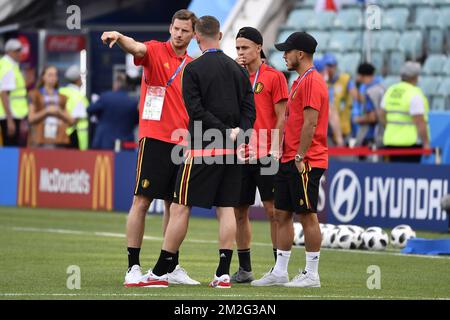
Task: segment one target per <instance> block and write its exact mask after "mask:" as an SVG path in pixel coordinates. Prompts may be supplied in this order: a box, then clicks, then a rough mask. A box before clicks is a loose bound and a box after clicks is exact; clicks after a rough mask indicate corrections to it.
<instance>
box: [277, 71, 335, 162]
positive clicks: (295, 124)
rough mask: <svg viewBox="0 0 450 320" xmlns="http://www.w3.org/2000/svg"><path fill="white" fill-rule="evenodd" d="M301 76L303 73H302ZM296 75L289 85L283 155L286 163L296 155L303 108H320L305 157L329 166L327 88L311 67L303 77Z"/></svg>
mask: <svg viewBox="0 0 450 320" xmlns="http://www.w3.org/2000/svg"><path fill="white" fill-rule="evenodd" d="M302 76H303V75H302ZM302 76H300V77H298V78H297V80H295V82H294V84H293V85H292V89H291V93H290V94H289V100H288V102H287V107H286V121H285V124H284V143H283V156H282V158H281V162H283V163H285V162H288V161H291V160H293V159H294V158H295V155H296V154H297V149H298V147H299V145H300V134H301V132H302V127H303V110H304V109H305V108H306V107H311V108H313V109H315V110H317V111H318V112H319V117H318V120H317V127H316V130H315V132H314V136H313V139H312V142H311V145H310V147H309V149H308V150H307V152H306V155H305V161H306V162H308V163H309V164H310V166H311V167H313V168H323V169H327V168H328V145H327V130H328V89H327V85H326V83H325V80H324V79H323V78H322V76H321V75H320V74H319V73H318V72H317V71H316V70H315V69H313V70H312V71H311V72H309V73H308V74H307V75H306V76H305V77H304V78H303V80H302V81H300V80H301V79H302Z"/></svg>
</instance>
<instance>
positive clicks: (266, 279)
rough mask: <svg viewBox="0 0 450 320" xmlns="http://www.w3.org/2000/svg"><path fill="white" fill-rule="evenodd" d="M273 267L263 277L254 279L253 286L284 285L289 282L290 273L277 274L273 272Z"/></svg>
mask: <svg viewBox="0 0 450 320" xmlns="http://www.w3.org/2000/svg"><path fill="white" fill-rule="evenodd" d="M272 270H273V268H272V269H270V271H269V272H267V273H266V274H265V275H264V276H263V277H262V278H261V279H258V280H253V281H252V282H251V285H252V286H255V287H268V286H282V285H283V284H285V283H287V282H289V275H288V274H287V273H286V274H284V275H282V276H277V275H275V274H273V273H272Z"/></svg>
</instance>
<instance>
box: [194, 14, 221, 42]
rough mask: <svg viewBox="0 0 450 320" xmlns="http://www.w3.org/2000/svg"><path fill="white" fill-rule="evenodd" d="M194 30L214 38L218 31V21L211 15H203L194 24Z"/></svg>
mask: <svg viewBox="0 0 450 320" xmlns="http://www.w3.org/2000/svg"><path fill="white" fill-rule="evenodd" d="M195 32H198V33H200V34H201V35H203V36H205V37H208V38H215V37H217V35H218V34H219V33H220V22H219V20H217V19H216V18H214V17H213V16H203V17H200V18H199V19H198V20H197V23H196V24H195Z"/></svg>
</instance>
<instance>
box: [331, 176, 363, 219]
mask: <svg viewBox="0 0 450 320" xmlns="http://www.w3.org/2000/svg"><path fill="white" fill-rule="evenodd" d="M361 198H362V193H361V185H360V183H359V180H358V177H357V176H356V175H355V173H354V172H353V171H352V170H349V169H341V170H339V171H338V173H337V174H336V175H335V176H334V177H333V180H332V182H331V186H330V206H331V211H332V212H333V214H334V216H335V217H336V219H338V220H339V221H340V222H342V223H348V222H350V221H352V220H353V219H354V218H355V217H356V215H357V214H358V211H359V208H360V206H361Z"/></svg>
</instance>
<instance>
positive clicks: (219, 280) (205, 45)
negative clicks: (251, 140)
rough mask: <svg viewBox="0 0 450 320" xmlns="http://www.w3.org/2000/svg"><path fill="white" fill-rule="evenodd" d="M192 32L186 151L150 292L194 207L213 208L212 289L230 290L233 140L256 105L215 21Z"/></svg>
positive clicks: (237, 178) (202, 22)
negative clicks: (215, 261) (196, 51)
mask: <svg viewBox="0 0 450 320" xmlns="http://www.w3.org/2000/svg"><path fill="white" fill-rule="evenodd" d="M195 33H196V39H197V42H198V44H199V47H200V49H201V50H202V51H203V55H202V56H201V57H200V58H198V59H196V60H194V61H192V62H191V63H189V64H188V65H187V66H186V68H185V70H184V73H183V80H182V87H183V90H182V91H183V99H184V102H185V105H186V108H187V111H188V114H189V119H190V120H189V133H190V146H189V147H188V152H187V153H186V156H187V157H186V159H185V161H184V163H183V164H182V165H181V167H180V170H179V172H178V177H177V183H176V187H175V193H174V201H173V204H172V206H171V208H170V217H171V218H170V220H169V224H168V226H167V230H166V234H165V237H164V243H163V247H162V250H161V254H160V257H159V259H158V262H157V263H156V266H155V268H154V269H153V271H152V272H150V273H149V274H148V275H147V279H146V280H145V282H146V283H148V284H149V285H148V287H166V286H167V285H168V283H167V276H166V274H167V272H168V268H169V266H170V261H172V260H173V259H174V258H175V254H176V252H177V251H178V249H179V247H180V245H181V243H182V242H183V240H184V238H185V236H186V232H187V228H188V220H189V214H190V209H191V207H192V206H196V207H203V208H211V207H212V206H216V207H217V217H218V220H219V248H220V249H219V256H220V260H219V266H218V268H217V270H216V274H215V276H214V280H213V281H212V282H211V283H210V286H211V287H214V288H230V287H231V283H230V276H229V274H230V263H231V257H232V254H233V250H232V249H233V244H234V240H235V236H236V220H235V217H234V209H233V207H235V206H237V205H238V202H239V196H240V184H241V169H242V168H241V166H240V165H239V164H237V161H236V158H237V155H236V145H237V143H236V141H237V140H240V139H237V138H238V135H239V136H241V134H242V133H243V132H244V131H247V130H249V129H251V128H252V127H253V123H254V121H255V118H256V111H255V103H254V98H253V91H252V87H251V84H250V81H249V79H248V75H247V73H246V71H245V70H244V69H243V68H242V67H241V66H239V65H238V64H237V63H236V62H235V61H234V60H233V59H231V58H229V57H228V56H226V55H225V54H224V53H223V52H222V50H220V49H219V44H220V40H221V38H222V33H221V32H220V24H219V21H217V19H216V18H214V17H211V16H204V17H201V18H200V19H199V20H198V22H197V23H196V25H195ZM212 138H213V139H212ZM239 150H242V148H240V149H239ZM238 158H239V159H240V160H244V159H245V158H248V156H245V155H243V156H241V155H238Z"/></svg>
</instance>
